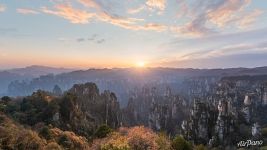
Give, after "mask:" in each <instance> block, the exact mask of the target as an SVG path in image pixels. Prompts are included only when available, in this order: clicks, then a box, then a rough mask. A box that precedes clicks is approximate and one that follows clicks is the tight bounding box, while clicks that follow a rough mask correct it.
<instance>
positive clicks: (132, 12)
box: [127, 5, 146, 14]
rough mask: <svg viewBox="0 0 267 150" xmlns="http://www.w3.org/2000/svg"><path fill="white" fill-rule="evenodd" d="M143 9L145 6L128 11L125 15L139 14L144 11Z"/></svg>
mask: <svg viewBox="0 0 267 150" xmlns="http://www.w3.org/2000/svg"><path fill="white" fill-rule="evenodd" d="M145 8H146V7H145V5H141V6H139V7H137V8H131V9H128V11H127V13H128V14H137V13H139V12H141V11H142V10H144V9H145Z"/></svg>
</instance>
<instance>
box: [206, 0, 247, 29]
mask: <svg viewBox="0 0 267 150" xmlns="http://www.w3.org/2000/svg"><path fill="white" fill-rule="evenodd" d="M250 1H251V0H226V1H225V2H224V3H223V4H220V5H218V6H217V8H215V9H213V10H211V11H209V12H208V13H207V18H208V19H209V21H210V22H212V23H213V24H215V25H218V26H219V27H223V26H224V25H226V24H227V23H230V22H231V21H233V20H235V18H236V16H237V15H238V13H239V12H241V11H242V10H243V8H244V7H245V6H248V4H249V3H250Z"/></svg>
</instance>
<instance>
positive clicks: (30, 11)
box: [17, 8, 39, 14]
mask: <svg viewBox="0 0 267 150" xmlns="http://www.w3.org/2000/svg"><path fill="white" fill-rule="evenodd" d="M17 12H18V13H20V14H39V12H37V11H35V10H32V9H25V8H18V9H17Z"/></svg>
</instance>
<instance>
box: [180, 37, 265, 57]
mask: <svg viewBox="0 0 267 150" xmlns="http://www.w3.org/2000/svg"><path fill="white" fill-rule="evenodd" d="M262 52H265V53H267V41H264V42H260V43H253V44H247V43H241V44H236V45H230V46H225V47H222V48H219V49H211V50H205V51H201V50H200V51H198V52H194V53H190V54H186V55H184V56H182V57H180V58H179V59H181V60H191V59H205V58H211V57H221V56H229V55H237V54H244V53H262Z"/></svg>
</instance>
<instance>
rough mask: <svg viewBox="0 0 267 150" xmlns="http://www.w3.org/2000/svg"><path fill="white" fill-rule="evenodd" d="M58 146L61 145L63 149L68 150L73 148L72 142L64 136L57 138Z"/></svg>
mask: <svg viewBox="0 0 267 150" xmlns="http://www.w3.org/2000/svg"><path fill="white" fill-rule="evenodd" d="M58 144H59V145H62V146H63V147H64V148H68V149H70V148H71V147H73V143H72V141H71V140H70V139H69V138H68V137H67V136H66V135H62V136H61V137H60V138H59V140H58Z"/></svg>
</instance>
